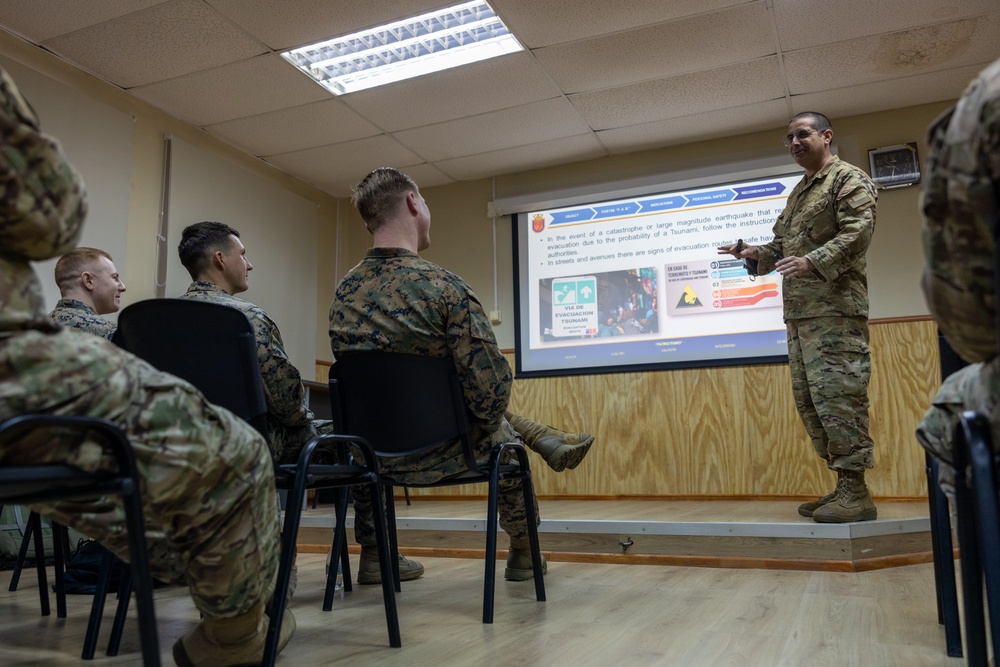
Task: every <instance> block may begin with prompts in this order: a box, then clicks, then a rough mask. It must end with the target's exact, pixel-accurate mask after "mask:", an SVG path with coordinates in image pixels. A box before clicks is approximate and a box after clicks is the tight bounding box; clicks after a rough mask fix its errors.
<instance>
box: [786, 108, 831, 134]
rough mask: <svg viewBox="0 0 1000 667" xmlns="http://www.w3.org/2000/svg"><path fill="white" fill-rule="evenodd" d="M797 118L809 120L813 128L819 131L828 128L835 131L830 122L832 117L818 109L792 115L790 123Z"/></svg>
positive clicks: (824, 130)
mask: <svg viewBox="0 0 1000 667" xmlns="http://www.w3.org/2000/svg"><path fill="white" fill-rule="evenodd" d="M797 120H807V121H809V124H810V125H812V128H813V129H814V130H816V131H817V132H820V133H822V132H826V131H827V130H830V131H831V132H832V131H833V124H832V123H830V119H829V118H827V117H826V116H824V115H823V114H821V113H819V112H817V111H803V112H802V113H797V114H795V115H794V116H792V119H791V120H790V121H788V123H789V125H791V124H792V123H794V122H795V121H797Z"/></svg>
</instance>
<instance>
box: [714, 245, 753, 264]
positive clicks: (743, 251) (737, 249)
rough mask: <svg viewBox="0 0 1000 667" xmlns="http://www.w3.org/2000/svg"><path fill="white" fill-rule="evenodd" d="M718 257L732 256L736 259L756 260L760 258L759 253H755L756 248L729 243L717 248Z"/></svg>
mask: <svg viewBox="0 0 1000 667" xmlns="http://www.w3.org/2000/svg"><path fill="white" fill-rule="evenodd" d="M716 250H718V252H719V254H720V255H732V256H733V257H736V258H737V259H754V260H755V259H757V258H758V257H760V253H758V252H757V246H754V245H747V244H745V243H730V244H729V245H720V246H719V247H718V248H716Z"/></svg>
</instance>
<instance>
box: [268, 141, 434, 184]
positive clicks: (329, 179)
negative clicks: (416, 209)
mask: <svg viewBox="0 0 1000 667" xmlns="http://www.w3.org/2000/svg"><path fill="white" fill-rule="evenodd" d="M265 159H266V160H267V161H268V162H270V163H271V164H273V165H275V166H277V167H279V168H281V169H283V170H284V171H287V172H288V173H290V174H292V175H293V176H297V177H299V178H301V179H302V180H304V181H306V182H307V183H313V184H317V185H319V184H323V183H326V184H329V183H334V182H351V183H357V182H358V181H360V180H361V179H362V178H364V177H365V174H367V173H368V172H370V171H371V170H372V169H374V168H375V167H382V166H386V165H391V166H394V167H400V168H402V167H407V166H410V165H414V164H420V163H422V162H424V160H423V159H422V158H421V157H419V156H418V155H415V154H414V153H413V152H411V151H409V150H407V149H406V148H404V147H403V146H400V145H399V142H398V141H395V140H394V139H392V137H389V136H388V135H385V134H381V135H379V136H377V137H367V138H365V139H358V140H356V141H347V142H344V143H342V144H334V145H332V146H320V147H319V148H310V149H308V150H303V151H295V152H293V153H282V154H280V155H269V156H267V158H265Z"/></svg>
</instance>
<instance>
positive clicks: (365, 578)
mask: <svg viewBox="0 0 1000 667" xmlns="http://www.w3.org/2000/svg"><path fill="white" fill-rule="evenodd" d="M396 557H397V558H398V559H399V580H400V581H413V580H414V579H419V578H420V577H421V576H423V574H424V566H423V565H421V564H420V563H418V562H417V561H415V560H410V559H409V558H407V557H406V556H404V555H403V554H397V555H396ZM358 583H359V584H381V583H382V572H381V571H380V570H379V567H378V549H376V548H375V547H371V548H370V549H369V548H368V547H362V548H361V560H360V562H358Z"/></svg>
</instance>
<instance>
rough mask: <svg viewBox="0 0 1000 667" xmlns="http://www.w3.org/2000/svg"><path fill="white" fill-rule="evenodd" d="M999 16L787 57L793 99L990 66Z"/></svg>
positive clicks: (864, 39) (998, 35) (999, 31)
mask: <svg viewBox="0 0 1000 667" xmlns="http://www.w3.org/2000/svg"><path fill="white" fill-rule="evenodd" d="M998 44H1000V13H996V14H991V15H988V16H984V17H980V18H975V19H961V20H959V21H953V22H950V23H942V24H938V25H933V26H927V27H924V28H915V29H913V30H906V31H903V32H896V33H892V34H889V35H877V36H873V37H862V38H860V39H853V40H849V41H846V42H838V43H837V44H828V45H826V46H818V47H816V48H812V49H803V50H801V51H792V52H790V53H786V54H785V57H784V62H785V72H786V75H787V77H788V87H789V90H790V91H791V93H792V94H793V95H801V94H803V93H812V92H818V91H821V90H833V89H837V88H844V87H846V86H854V85H858V84H863V83H872V82H875V81H883V80H886V79H895V78H897V77H904V76H911V75H913V74H918V73H921V72H929V71H937V70H943V69H951V68H955V67H961V66H964V65H971V64H974V63H986V62H989V61H991V60H993V59H995V58H996V57H997V45H998Z"/></svg>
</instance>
